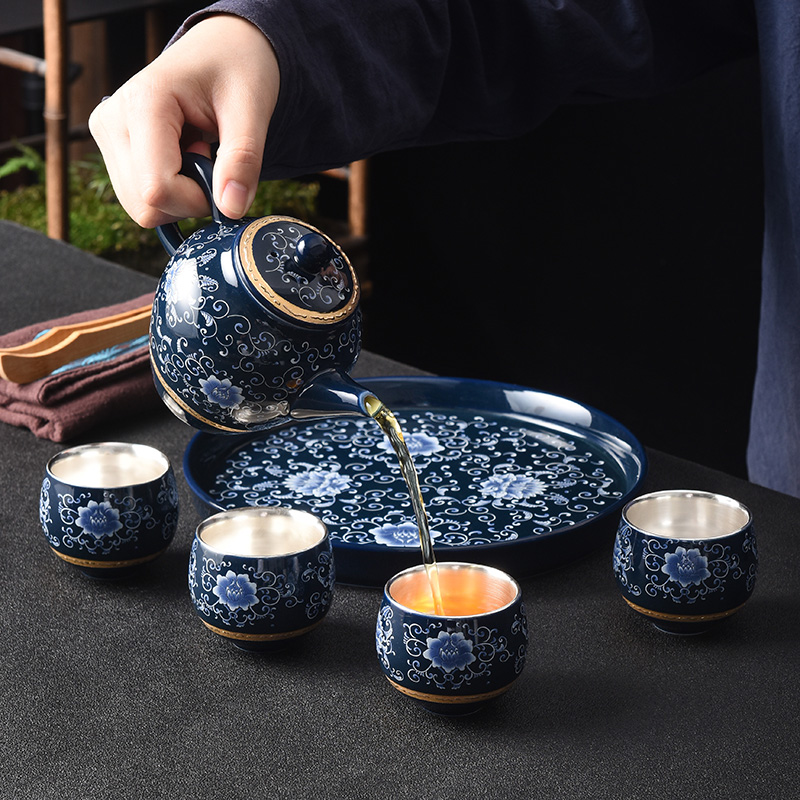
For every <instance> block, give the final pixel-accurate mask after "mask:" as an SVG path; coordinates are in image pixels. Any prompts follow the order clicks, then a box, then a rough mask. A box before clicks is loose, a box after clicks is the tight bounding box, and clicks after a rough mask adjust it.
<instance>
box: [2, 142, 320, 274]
mask: <svg viewBox="0 0 800 800" xmlns="http://www.w3.org/2000/svg"><path fill="white" fill-rule="evenodd" d="M17 149H18V150H19V153H20V154H19V155H18V156H14V157H12V158H10V159H9V160H8V161H6V162H5V164H2V165H0V179H1V178H4V177H6V176H8V175H14V174H17V173H24V172H25V171H27V172H28V173H30V177H31V178H32V182H31V183H30V185H26V186H23V187H21V188H18V189H13V190H11V191H0V219H6V220H11V221H12V222H18V223H19V224H20V225H25V226H27V227H29V228H34V229H35V230H38V231H41V232H43V233H46V232H47V208H46V201H45V162H44V159H43V158H42V156H41V155H40V153H39V152H38V151H37V150H35V149H33V148H30V147H27V146H25V145H22V144H19V145H17ZM69 193H70V197H69V206H70V207H69V225H70V242H71V243H72V244H74V245H75V246H76V247H78V248H80V249H81V250H86V251H88V252H90V253H95V254H96V255H99V256H103V257H106V258H109V259H111V260H113V259H114V257H115V256H117V255H119V254H120V253H124V252H127V251H140V250H160V248H161V245H160V244H159V242H158V238H157V237H156V234H155V232H154V231H152V230H146V229H144V228H140V227H139V226H138V225H137V224H136V223H135V222H134V221H133V220H132V219H131V218H130V217H129V216H128V214H127V213H126V212H125V210H124V209H123V208H122V206H121V205H120V204H119V203H118V202H117V200H116V198H115V197H114V191H113V189H112V186H111V181H110V179H109V177H108V172H107V171H106V167H105V163H104V162H103V160H102V158H101V157H100V156H99V155H97V156H93V157H89V158H87V159H86V160H85V161H81V162H75V163H71V164H70V166H69ZM318 193H319V184H317V183H305V182H299V181H288V180H287V181H266V182H263V183H261V184H260V185H259V188H258V192H257V193H256V198H255V201H254V202H253V205H252V207H251V210H250V215H251V216H265V215H268V214H287V215H289V216H292V217H298V218H299V219H302V220H308V221H313V220H314V217H315V214H316V201H317V194H318ZM205 222H206V220H201V219H188V220H186V221H185V222H182V223H181V231H183V233H184V235H188V234H189V233H191V232H192V231H193V230H196V229H197V228H198V227H200V226H202V225H203V224H205Z"/></svg>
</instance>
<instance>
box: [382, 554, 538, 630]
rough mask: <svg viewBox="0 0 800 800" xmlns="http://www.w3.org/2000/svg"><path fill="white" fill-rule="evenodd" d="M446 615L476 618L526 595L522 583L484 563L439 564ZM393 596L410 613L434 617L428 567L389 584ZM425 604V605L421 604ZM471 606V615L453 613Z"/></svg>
mask: <svg viewBox="0 0 800 800" xmlns="http://www.w3.org/2000/svg"><path fill="white" fill-rule="evenodd" d="M437 570H438V573H439V576H438V577H439V587H440V591H441V595H442V606H443V607H444V616H446V617H457V616H468V617H475V616H480V615H481V614H491V613H494V612H495V611H501V610H502V609H504V608H507V607H508V606H510V605H511V604H512V603H513V602H514V601H515V600H516V599H517V598H518V597H519V596H520V595H521V593H522V590H521V589H520V586H519V584H518V583H517V582H516V581H515V580H514V579H513V578H512V577H511V576H510V575H507V574H506V573H505V572H502V571H501V570H499V569H495V568H494V567H487V566H483V565H481V564H466V563H461V562H454V561H451V562H442V563H440V564H438V565H437ZM386 592H387V594H388V595H389V597H391V598H392V600H394V602H396V603H397V604H398V605H401V606H402V607H403V608H405V609H408V610H409V611H416V612H419V613H429V614H430V615H431V616H435V615H434V614H433V598H432V595H431V588H430V581H429V579H428V573H427V572H426V570H425V567H424V565H420V566H417V567H411V568H410V569H407V570H404V571H403V572H400V573H398V574H397V575H395V576H394V577H393V578H391V579H390V580H389V582H388V583H387V585H386ZM421 603H422V604H421ZM465 604H466V605H469V606H470V608H471V611H470V613H468V614H452V613H449V612H448V606H449V607H450V608H458V607H463V606H464V605H465Z"/></svg>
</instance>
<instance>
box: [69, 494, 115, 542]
mask: <svg viewBox="0 0 800 800" xmlns="http://www.w3.org/2000/svg"><path fill="white" fill-rule="evenodd" d="M75 522H76V524H77V525H79V526H80V527H81V528H83V530H84V531H86V533H88V534H90V535H91V536H94V537H95V539H102V537H103V536H110V535H111V534H112V533H116V532H117V531H118V530H119V529H120V528H121V527H122V523H121V522H120V519H119V509H116V508H114V506H112V505H111V503H109V502H107V501H103V502H102V503H97V502H95V501H94V500H90V501H89V502H88V503H87V504H86V505H85V506H83V507H81V508H78V517H77V519H76V520H75Z"/></svg>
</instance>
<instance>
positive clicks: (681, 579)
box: [661, 547, 711, 586]
mask: <svg viewBox="0 0 800 800" xmlns="http://www.w3.org/2000/svg"><path fill="white" fill-rule="evenodd" d="M661 571H662V572H663V573H664V574H665V575H669V577H670V578H671V579H672V580H673V581H677V582H678V583H679V584H680V585H681V586H690V585H692V584H695V585H697V584H700V583H702V582H703V581H704V580H705V579H706V578H710V577H711V573H710V572H709V571H708V559H707V558H706V557H705V556H702V555H700V550H699V549H698V548H697V547H692V548H690V549H689V550H687V549H686V548H685V547H676V548H675V552H674V553H667V554H666V555H665V556H664V563H663V564H662V565H661Z"/></svg>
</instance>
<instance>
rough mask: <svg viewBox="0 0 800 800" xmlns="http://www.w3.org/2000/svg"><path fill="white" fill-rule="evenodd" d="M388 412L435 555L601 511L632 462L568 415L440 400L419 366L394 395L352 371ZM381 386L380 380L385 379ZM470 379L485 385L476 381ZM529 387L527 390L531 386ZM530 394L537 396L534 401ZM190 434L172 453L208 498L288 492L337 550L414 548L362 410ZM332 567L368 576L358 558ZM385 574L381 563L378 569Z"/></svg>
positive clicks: (355, 577) (405, 510)
mask: <svg viewBox="0 0 800 800" xmlns="http://www.w3.org/2000/svg"><path fill="white" fill-rule="evenodd" d="M364 384H365V385H367V386H369V387H370V388H372V389H373V391H375V394H376V395H377V396H378V397H380V398H381V399H382V400H384V402H386V403H387V405H388V406H389V407H390V408H392V410H393V411H394V413H395V414H396V416H397V418H398V420H399V422H400V424H401V426H402V428H403V430H404V435H405V441H406V444H407V445H408V448H409V451H410V453H411V456H412V459H413V462H414V466H415V468H416V470H417V472H418V475H419V480H420V486H421V489H422V494H423V499H424V502H425V506H426V509H427V512H428V515H429V518H430V522H431V532H432V535H433V543H434V546H435V548H436V551H437V553H439V555H440V557H444V558H447V557H448V555H449V554H452V555H453V556H455V557H457V558H458V559H459V560H464V555H463V554H464V552H465V551H468V552H469V554H470V558H473V557H474V558H475V559H476V560H481V558H482V554H483V553H486V552H491V551H492V550H493V549H494V548H497V547H502V546H505V545H513V544H514V543H517V542H520V541H525V540H534V539H538V538H547V537H551V536H553V535H555V534H559V533H563V532H565V531H569V530H570V529H572V528H574V527H576V526H580V525H582V524H586V523H588V522H590V521H592V520H593V519H595V518H598V517H601V516H605V515H607V514H609V513H610V512H611V511H613V510H614V508H616V507H618V506H619V505H621V504H622V502H623V500H624V498H625V497H626V496H627V495H628V494H629V492H630V490H631V488H632V486H633V485H635V483H636V482H637V481H638V480H639V477H640V475H641V467H642V464H641V462H639V461H637V459H636V454H635V453H634V452H633V451H632V450H630V449H628V447H627V443H626V442H625V441H622V440H618V441H616V442H615V440H614V439H613V438H612V437H610V436H605V435H600V431H599V430H596V431H595V430H593V429H592V428H591V427H589V428H585V427H583V426H574V425H569V424H565V423H563V422H556V421H554V420H549V419H547V418H545V417H532V416H527V415H522V414H519V413H513V414H512V413H509V412H508V410H504V411H501V410H499V404H498V410H494V409H492V408H491V407H487V408H484V409H478V408H476V407H474V406H473V405H472V403H470V402H469V400H468V399H466V398H468V394H461V395H460V398H461V401H462V402H464V403H466V407H465V408H459V407H458V405H457V403H458V398H456V397H455V394H456V393H458V390H459V388H463V389H464V390H465V391H468V388H469V386H470V384H469V382H467V383H458V385H457V386H455V387H454V397H453V399H454V406H453V407H440V408H434V407H425V406H429V405H430V397H429V392H428V388H429V387H436V386H438V382H437V381H436V380H435V379H423V380H422V381H421V383H420V384H417V387H418V388H419V391H418V392H417V393H416V395H417V396H419V399H420V405H421V406H423V408H420V409H414V408H413V407H409V405H411V404H412V402H413V397H414V396H415V394H414V393H413V392H412V395H411V397H404V398H403V400H402V401H398V402H396V400H395V394H396V392H397V384H396V383H391V382H387V383H384V382H382V381H380V380H376V381H364ZM384 386H385V387H386V388H384ZM482 386H484V385H483V384H482ZM530 394H533V393H530ZM541 397H543V396H541V395H540V396H539V398H540V399H539V406H538V407H539V408H540V409H542V411H546V408H545V407H544V406H543V403H544V402H545V401H544V400H541ZM217 440H218V437H209V436H205V435H200V436H198V437H195V440H194V441H193V442H192V444H191V445H190V448H189V450H188V451H187V456H186V460H185V464H184V468H185V472H186V474H187V478H188V479H189V483H190V486H192V488H193V489H195V491H196V492H198V493H200V495H201V496H202V497H203V499H204V501H206V502H207V503H208V505H209V507H211V508H217V509H225V508H236V507H242V506H248V505H252V506H255V505H267V506H269V505H290V506H293V507H297V508H303V509H305V510H307V511H310V512H312V513H314V514H315V515H317V516H319V517H320V518H322V519H323V521H324V522H325V523H326V525H327V526H328V528H329V530H330V532H331V538H332V541H333V545H334V548H335V549H336V552H337V553H341V552H342V551H343V550H351V551H353V550H358V551H361V552H363V553H376V554H378V553H384V554H392V553H401V552H402V553H404V554H410V555H412V556H413V555H414V554H415V553H416V552H417V551H418V550H419V536H418V530H417V524H416V521H415V518H414V512H413V508H412V506H411V501H410V497H409V494H408V490H407V488H406V485H405V483H404V480H403V477H402V475H401V473H400V470H399V468H398V465H397V459H396V456H395V454H394V452H393V450H392V448H391V445H390V443H389V442H388V440H387V439H386V437H385V436H384V435H383V434H382V432H381V430H380V428H379V427H378V426H377V424H376V423H375V422H374V421H373V420H371V419H362V418H344V417H342V418H332V419H328V420H320V421H310V422H304V423H295V424H292V425H291V426H289V427H287V428H284V429H283V430H281V431H276V432H274V433H267V434H262V435H259V436H255V437H250V438H243V439H241V440H239V441H236V442H232V441H231V440H229V439H226V440H224V441H222V442H219V441H217ZM363 567H364V565H360V564H359V565H354V569H353V570H352V572H353V573H356V572H357V573H358V574H351V570H349V569H347V570H346V571H345V573H344V574H342V573H341V571H340V576H341V579H342V580H346V581H352V582H357V583H360V582H362V583H363V582H364V581H365V580H369V577H370V576H369V572H370V570H369V569H368V565H366V568H363ZM387 577H388V576H387V575H382V576H381V580H380V583H383V582H385V580H386V578H387Z"/></svg>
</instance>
